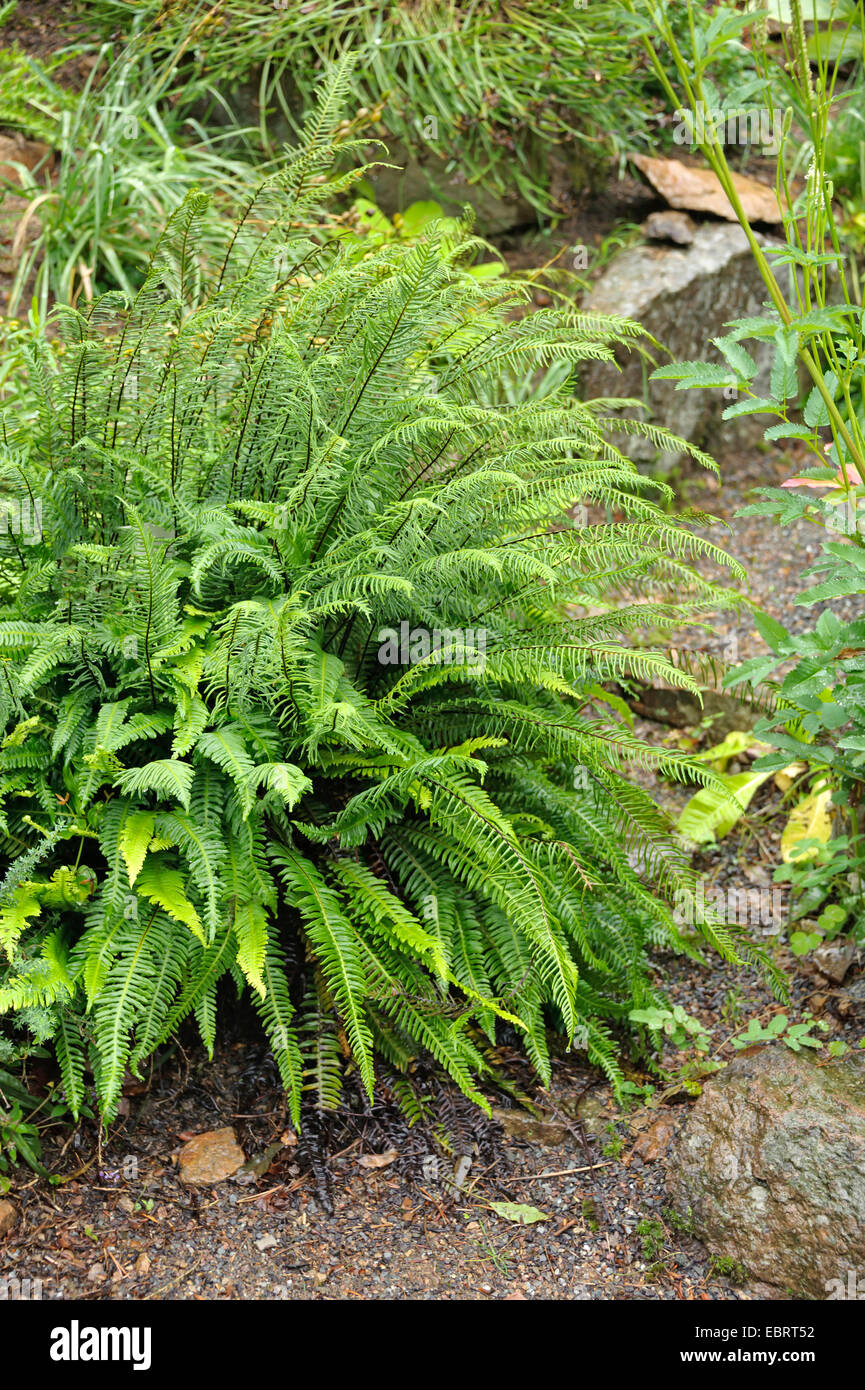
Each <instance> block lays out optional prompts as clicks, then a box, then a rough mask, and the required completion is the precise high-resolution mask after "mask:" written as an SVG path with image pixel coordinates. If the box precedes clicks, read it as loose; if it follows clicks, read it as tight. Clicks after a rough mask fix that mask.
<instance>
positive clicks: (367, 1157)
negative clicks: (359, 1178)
mask: <svg viewBox="0 0 865 1390" xmlns="http://www.w3.org/2000/svg"><path fill="white" fill-rule="evenodd" d="M396 1158H399V1152H398V1151H397V1150H396V1149H385V1151H384V1153H383V1154H363V1155H362V1156H361V1157H360V1158H359V1159H358V1160H357V1161H358V1163H359V1164H360V1166H361V1168H387V1167H388V1166H389V1165H390V1164H391V1163H393V1161H394V1159H396Z"/></svg>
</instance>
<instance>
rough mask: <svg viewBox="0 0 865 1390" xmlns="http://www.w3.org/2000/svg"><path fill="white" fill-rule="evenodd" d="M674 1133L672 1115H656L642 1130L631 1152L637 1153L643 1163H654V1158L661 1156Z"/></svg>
mask: <svg viewBox="0 0 865 1390" xmlns="http://www.w3.org/2000/svg"><path fill="white" fill-rule="evenodd" d="M675 1133H676V1121H675V1120H674V1119H673V1117H672V1115H658V1117H657V1119H655V1120H653V1121H652V1123H651V1124H650V1125H648V1126H647V1128H646V1129H644V1130H643V1131H642V1133H641V1134H640V1136H639V1138H638V1139H637V1142H636V1143H635V1144H634V1147H633V1149H632V1150H631V1152H632V1153H635V1154H637V1155H639V1157H640V1158H641V1159H642V1160H643V1162H644V1163H654V1161H655V1159H657V1158H660V1157H661V1154H662V1153H663V1152H664V1150H665V1149H666V1147H667V1145H668V1144H669V1142H670V1140H671V1139H672V1137H673V1135H674V1134H675Z"/></svg>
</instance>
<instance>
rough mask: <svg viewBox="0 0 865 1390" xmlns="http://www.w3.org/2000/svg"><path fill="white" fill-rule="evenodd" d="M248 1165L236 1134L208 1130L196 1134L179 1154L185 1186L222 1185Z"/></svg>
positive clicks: (181, 1176)
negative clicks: (201, 1184)
mask: <svg viewBox="0 0 865 1390" xmlns="http://www.w3.org/2000/svg"><path fill="white" fill-rule="evenodd" d="M245 1162H246V1157H245V1155H244V1152H243V1149H242V1148H241V1147H240V1145H239V1144H238V1142H237V1138H236V1136H235V1133H234V1130H233V1129H230V1128H229V1127H226V1128H225V1129H209V1130H206V1131H205V1133H204V1134H196V1136H195V1138H194V1139H190V1140H189V1141H188V1143H186V1144H184V1146H183V1148H182V1149H181V1150H180V1156H179V1159H178V1163H179V1167H180V1178H181V1181H182V1182H186V1183H209V1182H222V1181H223V1180H224V1179H225V1178H230V1177H231V1175H232V1174H233V1173H236V1172H237V1170H238V1168H242V1167H243V1164H244V1163H245Z"/></svg>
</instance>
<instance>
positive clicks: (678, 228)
mask: <svg viewBox="0 0 865 1390" xmlns="http://www.w3.org/2000/svg"><path fill="white" fill-rule="evenodd" d="M642 231H643V235H644V236H647V237H650V238H651V239H652V241H675V242H676V244H677V246H690V244H691V242H692V241H693V240H694V237H695V236H696V233H697V224H696V223H695V222H694V220H693V218H691V217H689V216H688V214H687V213H686V212H675V211H674V210H673V208H663V209H662V210H661V211H660V212H650V213H649V215H648V217H647V218H646V220H645V222H644V223H643V226H642Z"/></svg>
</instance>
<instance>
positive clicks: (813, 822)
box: [781, 785, 832, 864]
mask: <svg viewBox="0 0 865 1390" xmlns="http://www.w3.org/2000/svg"><path fill="white" fill-rule="evenodd" d="M831 805H832V792H831V790H830V788H829V787H826V786H825V785H824V786H822V787H820V788H819V789H818V790H816V791H813V792H812V793H811V795H810V796H806V797H805V799H804V801H800V802H799V804H798V806H794V807H793V810H792V811H791V812H790V819H789V820H788V821H787V824H786V825H785V827H784V833H783V835H782V836H781V858H782V859H783V860H784V863H785V864H789V863H790V861H791V860H793V859H795V860H796V861H797V862H802V861H803V860H805V859H813V858H814V856H815V854H816V853H817V846H816V845H810V846H808V847H807V848H806V849H803V850H801V851H798V852H797V849H796V846H797V845H798V844H800V842H801V841H802V840H820V842H821V843H822V844H824V845H825V844H826V843H827V841H828V840H830V839H831V838H832V811H831Z"/></svg>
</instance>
